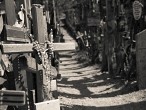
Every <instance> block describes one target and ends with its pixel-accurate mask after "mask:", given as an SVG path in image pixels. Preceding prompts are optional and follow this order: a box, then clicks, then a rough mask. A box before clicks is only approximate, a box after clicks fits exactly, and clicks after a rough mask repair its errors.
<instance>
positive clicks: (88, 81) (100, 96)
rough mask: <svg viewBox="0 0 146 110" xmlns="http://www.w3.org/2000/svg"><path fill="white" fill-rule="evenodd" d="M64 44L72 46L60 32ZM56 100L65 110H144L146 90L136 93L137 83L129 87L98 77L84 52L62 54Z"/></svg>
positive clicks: (96, 67) (98, 73)
mask: <svg viewBox="0 0 146 110" xmlns="http://www.w3.org/2000/svg"><path fill="white" fill-rule="evenodd" d="M62 32H63V34H64V35H65V36H64V38H65V39H66V38H67V42H72V41H73V39H72V38H70V37H69V35H68V33H67V32H66V31H65V30H63V29H62ZM60 54H61V61H62V63H61V66H60V69H61V70H60V72H61V74H62V80H61V81H59V84H58V86H59V88H58V90H59V94H60V96H59V98H60V100H61V105H62V106H63V107H64V109H65V110H145V108H146V107H145V104H146V90H142V91H136V82H132V83H131V84H129V85H128V86H125V85H124V81H122V80H119V79H117V80H116V79H110V78H109V75H108V73H101V72H100V67H99V66H98V65H90V64H89V63H88V60H87V58H86V57H85V53H84V52H77V51H72V52H62V53H60Z"/></svg>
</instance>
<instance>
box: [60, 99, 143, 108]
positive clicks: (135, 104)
mask: <svg viewBox="0 0 146 110" xmlns="http://www.w3.org/2000/svg"><path fill="white" fill-rule="evenodd" d="M145 104H146V101H142V102H136V103H130V104H125V105H117V106H107V107H94V106H79V105H74V106H71V107H69V106H68V107H64V108H63V110H145V108H146V107H145Z"/></svg>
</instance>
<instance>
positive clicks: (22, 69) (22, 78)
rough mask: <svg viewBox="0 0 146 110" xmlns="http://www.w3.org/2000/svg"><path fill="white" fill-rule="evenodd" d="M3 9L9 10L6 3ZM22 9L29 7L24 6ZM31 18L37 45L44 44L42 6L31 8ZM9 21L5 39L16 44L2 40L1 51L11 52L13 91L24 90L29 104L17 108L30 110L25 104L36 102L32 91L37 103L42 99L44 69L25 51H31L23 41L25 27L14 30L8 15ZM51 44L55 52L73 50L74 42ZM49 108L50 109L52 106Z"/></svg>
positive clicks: (30, 45) (4, 52)
mask: <svg viewBox="0 0 146 110" xmlns="http://www.w3.org/2000/svg"><path fill="white" fill-rule="evenodd" d="M6 1H7V2H8V1H9V0H6ZM11 1H13V0H11ZM7 2H6V3H7ZM25 3H26V2H25ZM8 4H9V3H8ZM8 4H7V5H8ZM9 5H10V4H9ZM25 6H26V5H25ZM6 8H7V9H6V13H7V11H9V10H8V9H9V7H8V6H7V7H6ZM25 9H28V8H27V7H25ZM8 13H10V12H8ZM8 16H9V15H8V14H7V18H8ZM14 18H15V17H14ZM32 19H33V34H34V39H35V40H36V41H38V42H39V43H40V44H43V43H45V41H46V40H48V39H47V38H46V32H47V28H46V27H45V25H46V20H45V19H44V16H43V8H42V7H41V6H40V7H39V6H33V7H32ZM8 21H9V22H8V25H10V26H7V28H6V37H7V38H9V40H8V39H6V41H13V42H17V43H12V42H11V43H9V44H8V43H2V44H1V47H2V53H3V54H11V55H12V62H13V69H14V81H15V86H16V90H20V91H25V92H26V97H27V100H28V101H27V102H28V103H26V104H25V106H22V107H19V108H20V109H23V110H28V109H31V108H28V105H34V104H33V103H35V100H33V102H32V99H35V94H36V101H37V103H38V102H43V101H44V97H43V91H42V90H43V84H45V83H46V82H45V76H44V71H43V69H42V67H41V65H39V64H38V63H37V61H36V58H33V57H31V56H30V55H29V54H28V53H32V52H33V44H31V43H27V42H26V43H22V42H24V41H25V36H24V34H25V33H26V31H24V30H25V29H24V30H23V29H18V28H17V29H16V28H14V27H13V26H12V25H13V20H12V21H11V19H9V18H8ZM26 22H27V21H26ZM27 25H28V24H27ZM8 27H9V28H8ZM28 27H29V26H28ZM14 33H15V34H14ZM22 39H23V40H22ZM27 40H28V39H27ZM18 42H19V43H18ZM20 42H21V43H20ZM53 47H54V51H57V52H59V51H68V50H75V44H74V43H53ZM50 71H51V70H50ZM41 75H42V76H41ZM54 84H55V83H54ZM33 89H36V93H35V92H32V91H34V90H33ZM31 94H33V95H31ZM38 106H39V103H38V104H36V107H38ZM32 108H33V107H32ZM46 109H47V108H46ZM51 109H52V110H53V108H51ZM36 110H37V108H36Z"/></svg>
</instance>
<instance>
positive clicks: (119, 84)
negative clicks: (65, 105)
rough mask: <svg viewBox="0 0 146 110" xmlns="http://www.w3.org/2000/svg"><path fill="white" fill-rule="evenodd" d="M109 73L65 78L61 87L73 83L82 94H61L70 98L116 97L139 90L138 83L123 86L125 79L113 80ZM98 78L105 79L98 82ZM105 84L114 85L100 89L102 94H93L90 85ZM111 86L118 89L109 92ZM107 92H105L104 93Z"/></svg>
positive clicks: (73, 86)
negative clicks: (81, 77) (73, 78)
mask: <svg viewBox="0 0 146 110" xmlns="http://www.w3.org/2000/svg"><path fill="white" fill-rule="evenodd" d="M108 76H109V75H108V74H101V75H94V76H93V77H92V78H86V76H85V77H84V78H83V79H81V80H74V81H68V78H69V77H68V78H66V77H65V78H63V79H62V81H61V82H59V83H60V84H61V85H59V86H60V87H64V86H63V85H65V87H66V86H67V85H68V86H69V85H72V86H71V87H72V88H75V89H77V90H79V91H80V95H77V94H72V93H70V94H68V93H61V92H60V95H61V96H64V97H69V98H74V99H78V98H84V97H91V98H104V97H114V96H117V95H123V94H128V93H131V92H134V91H137V84H136V83H132V84H129V85H128V86H123V85H124V81H122V80H113V79H108ZM103 78H104V79H103ZM98 80H103V81H102V82H97V81H98ZM103 85H104V86H105V85H112V86H110V87H109V88H106V89H105V90H103V91H100V92H99V93H101V94H99V93H98V94H93V93H92V92H91V91H90V90H89V89H88V87H98V86H103ZM111 88H115V89H117V91H113V92H110V93H107V92H106V91H108V90H109V89H111ZM102 92H105V93H102Z"/></svg>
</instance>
